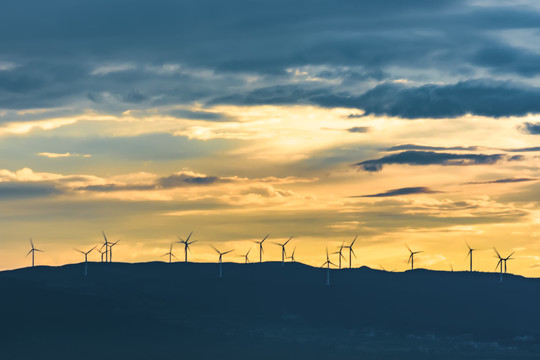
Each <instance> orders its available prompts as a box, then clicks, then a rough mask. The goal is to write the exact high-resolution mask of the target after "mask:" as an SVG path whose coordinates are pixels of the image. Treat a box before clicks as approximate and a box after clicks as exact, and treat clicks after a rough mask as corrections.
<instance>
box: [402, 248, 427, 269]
mask: <svg viewBox="0 0 540 360" xmlns="http://www.w3.org/2000/svg"><path fill="white" fill-rule="evenodd" d="M405 246H407V249H409V252H410V253H411V255H410V256H409V260H408V261H407V264H408V263H411V270H414V255H415V254H420V253H421V252H423V251H412V250H411V248H410V247H409V246H408V245H407V244H405Z"/></svg>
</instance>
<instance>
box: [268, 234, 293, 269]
mask: <svg viewBox="0 0 540 360" xmlns="http://www.w3.org/2000/svg"><path fill="white" fill-rule="evenodd" d="M292 238H293V237H292V236H291V237H290V238H289V240H287V241H285V242H284V243H283V244H280V243H278V242H274V243H273V244H275V245H279V246H281V265H284V264H285V258H286V257H287V252H286V251H285V246H286V245H287V244H288V243H289V241H291V239H292Z"/></svg>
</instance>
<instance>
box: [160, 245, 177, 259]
mask: <svg viewBox="0 0 540 360" xmlns="http://www.w3.org/2000/svg"><path fill="white" fill-rule="evenodd" d="M173 244H174V243H171V247H170V249H169V252H168V253H165V254H163V255H161V256H167V255H169V264H170V263H172V258H175V259H176V256H174V254H173V252H172V247H173Z"/></svg>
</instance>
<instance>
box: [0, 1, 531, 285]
mask: <svg viewBox="0 0 540 360" xmlns="http://www.w3.org/2000/svg"><path fill="white" fill-rule="evenodd" d="M0 44H1V50H0V152H1V154H2V156H1V157H0V159H1V164H0V214H1V216H0V226H1V229H2V230H1V231H0V269H11V268H16V267H22V266H28V265H29V264H30V259H29V258H25V254H26V253H27V252H28V250H29V241H28V239H29V238H30V237H31V238H32V239H33V240H34V242H35V244H36V247H38V248H40V249H42V250H44V251H45V252H44V253H39V254H36V264H47V265H60V264H65V263H71V262H79V261H82V260H83V256H82V255H81V254H79V253H77V252H75V251H74V250H73V248H81V249H89V248H91V247H92V246H94V245H96V244H98V243H100V242H101V231H102V230H103V231H105V232H106V234H107V235H108V236H109V238H110V240H118V239H121V242H120V243H119V245H118V246H117V247H116V248H115V253H114V260H117V261H126V262H135V261H153V260H164V261H165V260H167V258H166V257H161V255H162V254H164V253H166V252H167V251H168V250H169V246H170V242H171V241H176V240H177V237H176V236H177V235H180V236H182V237H185V236H187V235H188V234H189V233H190V232H191V231H193V232H194V234H193V239H195V240H198V241H199V242H198V243H196V244H194V245H193V246H192V251H193V253H192V255H191V258H190V259H192V260H193V261H216V260H217V256H216V254H215V253H214V252H213V250H212V249H211V247H210V244H213V245H214V246H216V247H217V248H220V249H223V250H229V249H235V252H233V253H231V254H227V255H226V256H225V257H224V261H238V262H240V261H243V260H242V258H241V256H240V255H241V254H243V253H245V252H247V251H248V250H249V249H250V247H252V246H253V249H252V250H251V259H252V260H253V261H255V260H256V259H257V258H258V250H257V248H256V247H255V244H254V241H255V240H260V239H261V238H263V237H264V236H265V235H267V234H270V236H269V238H268V241H267V243H266V244H267V245H266V247H265V255H264V256H265V260H279V259H280V248H279V247H278V246H277V245H274V244H272V241H276V242H281V241H284V240H286V239H288V238H289V237H290V236H295V238H294V240H293V241H291V243H290V244H291V245H290V246H288V248H287V250H288V252H289V253H290V252H291V251H292V249H293V248H294V247H296V248H297V250H296V254H295V257H296V259H297V260H298V261H301V262H304V263H307V264H310V265H314V266H320V265H321V264H322V263H323V262H324V261H325V254H324V252H325V247H326V246H328V248H329V250H330V251H331V252H334V251H336V250H337V248H338V247H339V246H340V245H341V243H342V242H344V241H345V242H347V243H348V242H350V241H352V239H353V238H354V237H355V236H356V235H357V234H358V241H357V243H356V248H355V252H356V254H357V255H358V257H357V258H356V259H354V261H353V266H361V265H367V266H370V267H374V268H379V267H384V268H386V269H388V270H393V269H395V270H398V271H403V270H406V269H407V268H408V265H407V258H408V250H407V248H406V247H405V244H408V245H409V246H410V247H411V248H412V249H413V250H422V251H424V252H423V253H421V254H418V255H417V257H415V265H416V266H418V267H424V268H429V269H440V270H449V269H450V266H453V267H454V269H455V270H465V269H468V261H467V260H466V259H465V256H466V254H467V246H466V244H465V241H467V242H468V243H469V244H470V245H471V247H473V248H475V249H479V250H478V251H477V252H475V253H474V256H475V257H474V259H475V269H477V270H481V271H494V270H495V265H496V263H497V260H496V258H495V257H494V256H495V253H494V251H493V247H494V246H495V247H496V248H497V249H498V250H499V252H500V253H501V254H502V255H503V256H505V255H508V254H510V253H511V252H514V251H515V252H516V253H515V259H514V260H513V261H511V262H509V263H508V270H509V271H510V272H513V273H518V274H522V275H527V276H534V277H538V276H540V167H539V166H540V158H539V156H540V115H539V114H540V4H539V3H538V2H537V1H534V0H530V1H526V0H523V1H516V0H512V1H504V0H499V1H495V0H493V1H490V0H477V1H457V0H456V1H447V0H412V1H402V0H385V1H378V2H373V1H357V0H344V1H322V0H309V1H304V0H297V1H293V2H291V1H282V0H260V1H248V0H233V1H217V0H199V1H176V0H174V1H173V0H155V1H152V2H149V1H142V0H130V1H127V0H106V1H105V0H92V1H89V0H84V1H72V0H70V1H68V0H49V1H38V0H17V1H15V0H4V1H3V2H2V5H1V10H0ZM175 255H176V256H177V257H178V258H180V259H182V257H183V255H182V251H181V248H180V245H179V244H178V245H176V247H175ZM98 258H99V255H98V254H97V253H92V254H91V255H90V256H89V260H92V261H97V260H98ZM333 261H334V262H336V261H337V258H336V257H335V255H334V260H333Z"/></svg>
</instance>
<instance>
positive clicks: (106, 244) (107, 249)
mask: <svg viewBox="0 0 540 360" xmlns="http://www.w3.org/2000/svg"><path fill="white" fill-rule="evenodd" d="M101 233H102V234H103V240H105V242H104V243H103V245H101V249H103V247H105V262H109V244H110V242H109V240H107V236H106V235H105V231H102V232H101ZM101 249H100V250H101Z"/></svg>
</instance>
